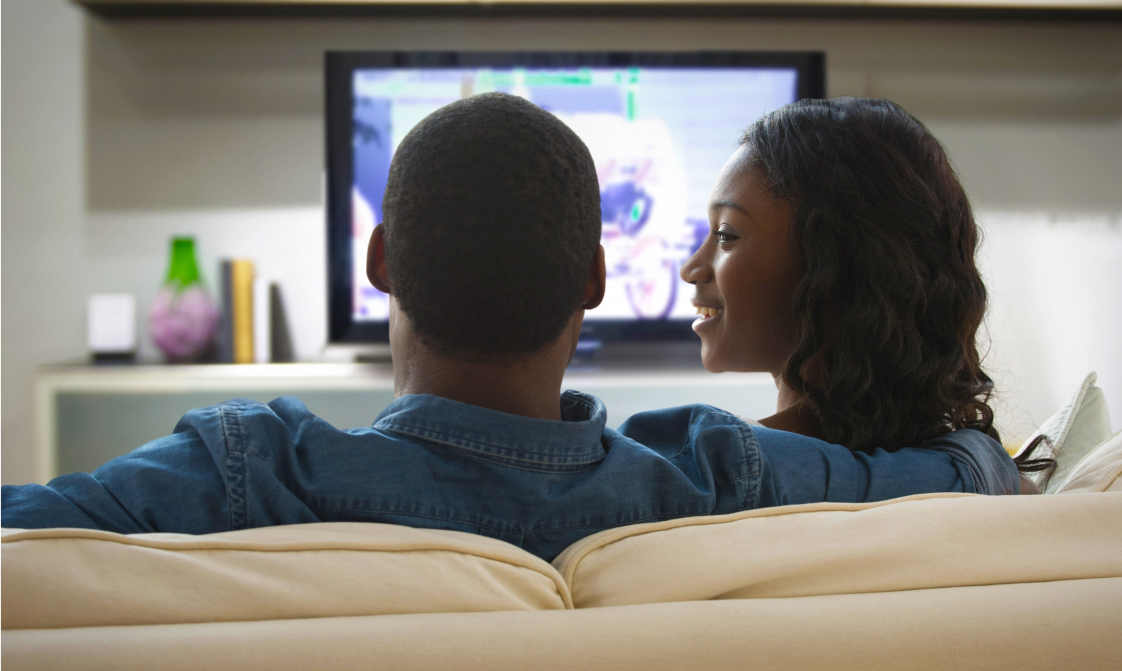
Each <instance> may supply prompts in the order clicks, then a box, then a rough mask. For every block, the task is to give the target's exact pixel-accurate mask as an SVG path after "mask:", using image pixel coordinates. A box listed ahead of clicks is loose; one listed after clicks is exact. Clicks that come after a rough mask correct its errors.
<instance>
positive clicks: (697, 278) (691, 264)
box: [678, 244, 712, 284]
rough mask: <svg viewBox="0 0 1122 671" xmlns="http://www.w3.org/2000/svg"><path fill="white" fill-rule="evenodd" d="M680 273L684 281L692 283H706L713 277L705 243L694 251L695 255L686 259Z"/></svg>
mask: <svg viewBox="0 0 1122 671" xmlns="http://www.w3.org/2000/svg"><path fill="white" fill-rule="evenodd" d="M678 274H679V275H681V276H682V281H683V282H688V283H690V284H704V283H706V282H708V281H709V280H710V279H711V277H712V273H711V272H710V269H709V263H708V260H707V259H706V258H705V245H704V244H703V245H701V247H700V248H698V250H697V251H696V252H694V253H693V256H691V257H690V258H688V259H686V262H685V263H683V264H682V269H681V270H679V271H678Z"/></svg>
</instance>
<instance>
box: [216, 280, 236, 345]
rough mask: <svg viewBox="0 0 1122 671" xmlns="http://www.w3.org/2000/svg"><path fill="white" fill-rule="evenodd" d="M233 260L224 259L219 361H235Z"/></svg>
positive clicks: (219, 323) (218, 340) (219, 327)
mask: <svg viewBox="0 0 1122 671" xmlns="http://www.w3.org/2000/svg"><path fill="white" fill-rule="evenodd" d="M232 267H233V262H232V261H231V260H230V259H222V263H221V267H220V271H219V282H220V286H219V289H220V291H221V292H222V316H221V318H220V320H219V322H218V338H217V342H218V363H234V293H233V291H234V286H233V277H232V276H231V272H232V270H231V269H232Z"/></svg>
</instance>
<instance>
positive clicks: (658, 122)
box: [326, 51, 825, 349]
mask: <svg viewBox="0 0 1122 671" xmlns="http://www.w3.org/2000/svg"><path fill="white" fill-rule="evenodd" d="M824 61H825V58H824V55H823V54H822V53H820V52H791V53H787V52H750V51H737V52H727V51H722V52H715V51H702V52H667V53H650V52H330V53H328V54H327V57H326V69H327V72H326V93H327V109H326V120H327V229H328V257H329V258H328V292H329V296H328V306H329V307H328V311H329V315H328V319H329V344H332V345H347V344H363V343H370V344H373V343H385V342H386V341H387V340H388V333H389V327H388V322H387V314H388V302H387V297H386V296H385V294H382V293H381V292H379V291H378V290H377V289H375V288H374V287H373V286H371V285H370V283H369V282H368V281H367V279H366V275H365V264H366V245H367V240H368V239H369V237H370V233H371V231H372V230H373V228H374V226H375V225H377V224H378V223H380V222H381V219H382V195H383V193H384V191H385V187H386V179H387V176H388V172H389V165H390V160H391V158H392V157H393V153H394V150H395V149H396V147H397V145H398V143H399V142H401V139H402V138H403V137H404V136H405V134H406V133H408V132H409V130H410V129H411V128H412V127H413V126H414V125H415V124H416V123H417V122H419V121H420V120H421V119H423V118H424V117H425V116H427V115H428V114H429V113H431V112H433V111H434V110H436V109H437V108H439V107H441V106H443V105H446V104H448V103H450V102H453V101H455V100H458V99H460V98H463V97H465V96H470V95H472V94H475V93H482V92H485V91H505V92H508V93H512V94H514V95H519V96H523V97H525V98H527V99H528V100H530V101H531V102H533V103H535V104H537V105H539V106H541V107H542V108H543V109H546V110H548V111H550V112H552V113H554V114H556V115H557V116H558V117H560V118H561V119H562V120H563V121H564V122H565V123H566V124H568V125H569V126H570V127H571V128H573V129H574V130H575V131H576V132H577V134H578V135H579V136H580V137H581V138H582V139H583V140H584V141H585V143H586V144H587V145H588V148H589V150H590V151H591V153H592V157H593V159H594V160H595V162H596V168H597V171H598V173H599V178H600V199H601V205H600V210H601V216H602V222H603V233H602V242H603V245H604V249H605V252H606V259H607V271H608V281H607V291H606V295H605V297H604V301H603V303H602V304H601V306H600V307H598V308H597V309H595V310H591V311H589V312H588V313H587V314H586V316H585V322H584V323H585V326H584V330H583V331H582V333H581V339H582V342H583V344H584V345H587V346H589V347H590V348H593V349H594V348H596V347H597V346H598V345H599V344H601V343H618V342H620V341H623V342H635V341H645V342H651V341H655V342H666V341H685V340H696V335H695V334H694V333H693V331H692V330H691V328H690V324H691V323H692V321H693V320H694V319H695V318H696V315H695V310H694V309H693V308H692V307H691V306H690V303H689V299H690V297H691V296H692V293H693V292H692V290H691V288H690V287H689V286H688V285H686V284H685V283H684V282H682V280H681V279H680V278H679V276H678V271H679V268H680V267H681V265H682V263H683V262H684V261H685V260H686V259H687V258H688V257H689V256H690V255H691V254H692V253H693V251H694V250H695V249H697V247H698V245H699V244H700V243H701V241H702V240H703V239H704V238H705V236H706V234H707V233H708V219H707V200H708V195H709V191H710V188H711V186H712V184H713V181H714V179H715V178H716V176H717V173H718V171H719V170H720V168H721V166H722V165H724V162H725V160H726V159H727V158H728V156H729V155H730V154H731V153H732V152H733V150H735V149H736V146H737V140H738V139H739V137H740V135H741V134H742V133H743V131H744V130H745V129H746V128H747V127H748V125H749V124H751V123H752V122H753V121H754V120H756V119H757V118H759V117H760V116H762V115H763V114H765V113H767V112H769V111H771V110H774V109H776V108H778V107H781V106H783V105H785V104H787V103H790V102H793V101H795V100H799V99H802V98H821V97H823V96H824V94H825V81H824V78H825V75H824Z"/></svg>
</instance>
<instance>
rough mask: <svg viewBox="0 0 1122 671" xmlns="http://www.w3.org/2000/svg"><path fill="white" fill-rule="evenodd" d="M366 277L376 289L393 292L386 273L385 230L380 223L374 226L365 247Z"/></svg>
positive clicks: (385, 292)
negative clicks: (368, 242)
mask: <svg viewBox="0 0 1122 671" xmlns="http://www.w3.org/2000/svg"><path fill="white" fill-rule="evenodd" d="M366 278H367V279H368V280H370V283H371V284H373V285H374V288H375V289H377V290H378V291H381V292H382V293H384V294H392V293H393V291H392V289H391V287H390V277H389V274H388V273H386V231H385V229H383V228H382V224H378V225H377V226H375V227H374V232H373V233H371V234H370V244H369V245H367V247H366Z"/></svg>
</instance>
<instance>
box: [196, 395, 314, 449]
mask: <svg viewBox="0 0 1122 671" xmlns="http://www.w3.org/2000/svg"><path fill="white" fill-rule="evenodd" d="M313 426H315V427H319V428H327V429H330V430H334V427H332V426H331V425H330V424H328V423H327V422H325V421H324V420H323V419H321V418H319V417H317V416H316V415H315V414H313V413H312V412H311V411H310V410H309V409H308V407H307V406H306V405H304V403H303V402H302V401H300V400H299V399H297V398H294V397H292V396H282V397H280V398H276V399H273V400H272V401H269V402H268V403H262V402H261V401H255V400H252V399H248V398H235V399H231V400H228V401H223V402H222V403H216V404H215V405H211V406H207V407H204V408H196V409H194V410H191V411H188V412H187V414H185V415H184V416H183V418H182V419H180V420H179V423H178V424H177V425H176V427H175V431H174V434H180V433H192V432H193V433H197V434H198V435H199V436H200V437H201V438H202V439H203V441H204V442H205V443H207V444H208V445H209V446H212V447H213V446H216V445H219V444H220V445H222V446H223V447H225V448H226V449H227V450H235V451H237V450H241V449H247V448H248V447H249V446H251V445H252V446H256V449H261V448H262V447H263V446H269V445H278V444H281V445H283V444H286V443H291V442H292V439H293V436H295V435H297V434H300V433H302V432H305V431H307V430H308V429H309V428H310V427H313Z"/></svg>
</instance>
